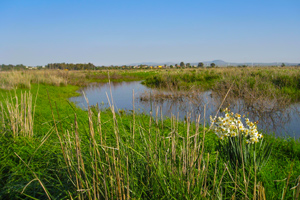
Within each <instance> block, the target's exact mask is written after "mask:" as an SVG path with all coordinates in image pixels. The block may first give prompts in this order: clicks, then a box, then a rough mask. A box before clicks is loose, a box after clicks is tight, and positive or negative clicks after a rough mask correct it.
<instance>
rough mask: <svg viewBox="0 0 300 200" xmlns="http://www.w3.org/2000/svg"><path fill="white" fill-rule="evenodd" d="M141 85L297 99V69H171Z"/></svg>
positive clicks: (299, 87) (299, 89)
mask: <svg viewBox="0 0 300 200" xmlns="http://www.w3.org/2000/svg"><path fill="white" fill-rule="evenodd" d="M144 84H146V85H147V86H151V87H157V88H176V89H184V90H186V89H190V88H192V87H198V88H201V89H203V90H213V91H217V92H218V93H219V94H221V95H222V96H224V95H225V94H226V92H227V91H228V89H229V88H231V95H232V96H236V97H241V98H250V96H254V97H257V98H259V97H260V96H262V95H264V96H266V97H268V98H280V97H283V96H284V97H286V98H289V99H291V100H292V101H299V100H300V69H299V68H298V67H281V68H279V67H255V68H253V67H247V68H237V67H234V68H209V69H194V70H193V69H189V70H171V71H168V72H165V73H158V74H155V75H154V76H150V77H148V78H146V79H145V81H144Z"/></svg>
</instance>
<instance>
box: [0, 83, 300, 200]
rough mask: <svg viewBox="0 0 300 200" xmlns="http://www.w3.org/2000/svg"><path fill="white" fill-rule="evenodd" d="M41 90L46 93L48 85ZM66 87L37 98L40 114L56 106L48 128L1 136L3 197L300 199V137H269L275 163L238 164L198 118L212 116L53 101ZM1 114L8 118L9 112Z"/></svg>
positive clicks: (271, 157) (48, 118)
mask: <svg viewBox="0 0 300 200" xmlns="http://www.w3.org/2000/svg"><path fill="white" fill-rule="evenodd" d="M41 88H42V89H43V91H42V92H40V93H41V94H43V93H47V92H46V91H47V90H46V89H48V88H50V86H47V87H41ZM62 89H64V88H59V87H55V88H54V87H51V90H49V97H50V103H49V99H48V98H45V97H40V99H39V100H41V102H40V101H38V102H39V103H40V105H39V106H40V107H39V108H40V110H37V111H36V112H41V110H43V111H44V110H45V109H46V107H47V109H48V108H49V107H50V108H51V109H49V112H47V113H46V114H47V116H45V120H44V121H42V122H40V124H35V125H36V126H39V127H43V126H45V125H44V124H47V126H46V127H48V129H47V130H44V129H45V128H44V129H43V128H39V129H38V130H40V131H41V133H39V136H38V134H36V132H35V130H36V129H33V133H34V134H33V136H31V138H30V137H12V138H13V139H11V137H10V134H6V136H5V137H0V144H1V146H0V150H1V152H0V156H1V160H0V187H1V188H2V189H1V190H0V199H1V198H3V199H17V198H19V199H297V198H298V199H299V193H300V189H299V188H300V186H299V175H300V174H299V170H300V168H299V166H300V162H299V157H300V144H299V141H298V140H294V139H290V140H286V139H280V138H275V137H272V136H266V140H269V141H270V142H272V143H273V146H274V148H275V149H276V154H272V155H271V156H270V162H269V163H267V164H266V165H265V166H264V167H262V168H261V169H260V170H257V168H256V167H255V166H249V165H245V164H244V163H243V162H242V165H239V167H234V165H233V164H230V163H229V161H228V160H226V159H224V157H223V156H221V155H220V154H221V153H222V152H220V149H218V145H217V144H218V143H217V138H216V136H215V133H214V132H213V131H211V130H210V129H209V127H207V126H206V124H205V122H204V123H203V124H200V123H199V122H200V119H201V120H202V118H203V119H205V118H206V116H198V117H197V119H196V120H195V122H193V120H191V116H190V115H189V114H188V113H187V118H186V119H185V120H184V121H181V120H179V117H178V116H174V115H173V116H172V117H171V118H167V119H163V118H162V117H159V113H160V108H156V109H154V112H155V113H156V115H155V116H152V114H151V115H144V114H139V113H136V112H132V113H131V112H127V113H118V112H117V111H116V110H115V108H114V105H113V100H111V101H110V102H111V103H110V107H109V108H108V109H105V110H101V109H99V108H98V107H88V110H87V111H86V112H85V111H82V110H80V109H78V108H76V107H72V106H73V105H72V104H69V103H68V102H66V101H65V100H64V99H63V100H58V99H57V98H55V104H53V101H54V100H53V99H54V97H55V96H57V95H58V94H60V92H61V91H64V90H62ZM22 91H24V90H22ZM22 95H23V96H24V92H22ZM22 95H21V96H22ZM27 95H28V93H27ZM15 96H19V95H15ZM20 99H21V98H20V97H18V102H19V104H18V105H20ZM23 99H24V97H23ZM133 99H134V98H133ZM12 100H13V102H14V103H15V102H16V100H17V99H15V98H14V97H12V98H10V99H9V101H8V102H12ZM24 102H26V104H30V101H28V97H26V101H24V100H23V103H24ZM3 103H4V104H3V106H2V107H1V108H2V109H1V110H2V111H1V112H2V113H5V112H6V109H7V107H6V104H7V102H5V101H4V102H3ZM31 103H32V101H31ZM14 105H16V104H14ZM31 105H32V104H31ZM54 105H55V106H54ZM133 106H134V101H133ZM27 107H29V106H27ZM70 107H72V108H71V109H72V111H73V112H71V113H70V110H71V109H68V108H70ZM19 108H20V107H19ZM31 108H34V106H31ZM32 110H34V109H32ZM16 112H17V111H16ZM19 113H20V112H19ZM27 113H28V110H27ZM32 113H35V112H32ZM42 113H43V112H42ZM2 116H4V117H2V119H1V121H4V122H5V124H7V123H6V122H8V121H9V115H8V114H7V115H5V114H3V115H2ZM35 116H36V115H35ZM38 116H40V115H38ZM32 119H34V116H32ZM33 121H35V123H36V121H37V120H33ZM8 130H10V133H11V135H13V131H12V129H8ZM55 133H56V135H55ZM245 168H247V170H243V169H245Z"/></svg>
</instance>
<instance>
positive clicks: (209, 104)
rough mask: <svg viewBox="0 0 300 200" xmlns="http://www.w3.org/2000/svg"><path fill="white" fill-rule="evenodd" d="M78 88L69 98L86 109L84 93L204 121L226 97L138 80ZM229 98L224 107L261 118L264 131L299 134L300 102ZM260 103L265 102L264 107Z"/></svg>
mask: <svg viewBox="0 0 300 200" xmlns="http://www.w3.org/2000/svg"><path fill="white" fill-rule="evenodd" d="M78 92H79V93H81V94H82V95H81V96H78V97H72V98H70V101H72V102H75V103H76V104H77V105H78V106H80V107H81V108H83V109H86V108H87V103H86V100H85V98H84V96H83V95H84V94H85V96H86V97H87V98H88V100H89V105H90V106H91V105H97V104H98V105H99V106H100V107H102V108H106V107H109V101H110V102H111V103H113V105H114V106H115V108H116V110H132V109H133V102H134V106H135V110H136V111H138V112H144V113H147V114H149V113H150V112H151V113H152V115H153V116H158V117H161V115H163V117H170V116H171V115H172V114H173V115H175V116H178V117H179V118H180V119H185V118H186V116H187V115H188V114H189V113H190V114H191V119H192V120H193V119H196V117H197V116H198V115H199V114H200V116H201V123H204V120H206V122H209V116H210V115H212V116H214V115H215V114H216V112H217V110H218V109H219V107H220V105H221V103H222V101H223V99H222V98H220V97H218V96H217V95H216V94H214V93H213V92H211V91H205V92H197V91H196V92H187V93H184V92H181V93H178V92H176V91H160V90H157V89H151V88H148V87H146V86H144V85H142V84H141V82H139V81H134V82H111V83H110V84H109V83H93V84H90V85H89V86H88V87H85V88H82V89H81V90H80V91H78ZM133 96H134V97H133ZM108 99H109V100H108ZM133 100H134V101H133ZM229 102H230V104H229ZM229 102H228V101H226V102H225V103H224V104H223V108H225V106H227V107H229V108H230V109H231V110H232V111H233V112H237V113H239V114H241V115H246V116H247V117H249V119H250V121H258V129H260V130H263V132H267V133H275V135H276V136H287V135H289V136H291V137H295V138H299V137H300V112H299V111H300V103H294V104H291V105H288V106H285V107H280V106H276V105H275V104H274V103H273V102H272V101H265V102H261V103H260V104H259V105H257V103H256V104H255V105H249V104H247V103H246V102H244V101H243V100H242V99H231V100H230V101H229ZM261 104H264V105H265V106H263V107H262V106H261Z"/></svg>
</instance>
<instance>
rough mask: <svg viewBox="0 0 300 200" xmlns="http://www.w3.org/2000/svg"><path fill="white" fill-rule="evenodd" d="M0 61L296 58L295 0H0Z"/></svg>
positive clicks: (298, 15) (299, 58)
mask: <svg viewBox="0 0 300 200" xmlns="http://www.w3.org/2000/svg"><path fill="white" fill-rule="evenodd" d="M0 38H1V39H0V64H21V63H22V64H25V65H45V64H47V63H54V62H66V63H87V62H92V63H94V64H96V65H121V64H130V63H136V62H178V63H179V62H180V61H184V62H199V61H209V60H215V59H222V60H225V61H227V62H295V63H300V50H299V49H300V1H299V0H251V1H250V0H211V1H208V0H205V1H202V0H198V1H196V0H193V1H192V0H190V1H189V0H185V1H177V0H170V1H169V0H148V1H145V0H122V1H121V0H105V1H102V0H82V1H77V0H72V1H71V0H69V1H67V0H48V1H46V0H26V1H25V0H0Z"/></svg>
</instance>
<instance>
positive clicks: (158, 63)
mask: <svg viewBox="0 0 300 200" xmlns="http://www.w3.org/2000/svg"><path fill="white" fill-rule="evenodd" d="M183 62H184V63H185V64H186V63H189V62H185V61H183ZM199 62H202V63H203V64H204V66H209V65H210V64H211V63H215V64H216V65H217V66H221V67H225V66H239V65H246V66H280V65H281V64H282V63H284V64H285V65H286V66H294V65H295V66H296V65H299V64H300V63H288V62H272V63H261V62H253V63H252V62H244V63H235V62H226V61H223V60H212V61H199ZM199 62H190V64H191V65H198V63H199ZM179 63H180V62H178V63H176V62H140V63H131V64H129V65H134V66H135V65H148V66H150V65H152V66H157V65H175V64H179Z"/></svg>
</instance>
